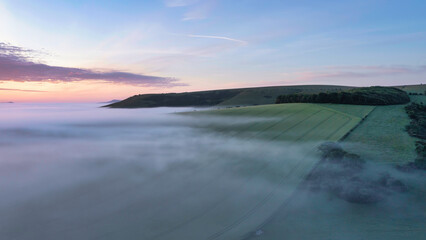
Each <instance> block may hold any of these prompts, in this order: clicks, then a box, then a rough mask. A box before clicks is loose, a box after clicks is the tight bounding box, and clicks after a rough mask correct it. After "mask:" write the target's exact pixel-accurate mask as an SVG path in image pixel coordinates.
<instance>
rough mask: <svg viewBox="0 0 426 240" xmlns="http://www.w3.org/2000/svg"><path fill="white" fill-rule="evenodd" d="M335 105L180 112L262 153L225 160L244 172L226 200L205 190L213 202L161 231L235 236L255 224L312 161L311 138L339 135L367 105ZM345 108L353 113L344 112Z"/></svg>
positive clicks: (316, 141) (318, 139) (174, 235)
mask: <svg viewBox="0 0 426 240" xmlns="http://www.w3.org/2000/svg"><path fill="white" fill-rule="evenodd" d="M339 108H340V107H339V106H328V105H316V104H280V105H266V106H254V107H245V108H232V109H221V110H213V111H198V112H191V113H184V114H183V115H185V116H188V115H189V116H190V117H192V118H194V119H198V120H200V122H209V120H210V123H209V124H208V125H202V124H201V125H198V127H199V128H200V129H201V130H203V131H204V130H206V131H207V132H212V133H215V134H220V135H222V134H223V136H224V137H226V138H227V139H229V137H230V136H232V137H233V138H235V139H239V140H240V141H241V140H244V141H245V142H246V143H250V144H255V146H256V149H262V150H263V151H259V150H258V151H257V153H258V154H260V155H261V156H262V155H263V156H264V158H262V159H258V160H260V162H258V163H256V164H253V162H252V161H253V160H249V159H246V160H239V161H238V162H233V161H229V160H227V161H228V163H227V164H226V165H225V166H226V168H229V167H231V168H232V167H236V169H237V170H236V172H234V174H238V175H242V176H245V177H246V178H245V180H244V182H243V183H242V184H241V186H240V187H238V188H236V189H233V190H232V189H230V190H231V191H230V192H228V194H229V195H228V196H227V197H225V199H227V200H220V199H219V197H220V196H210V199H209V201H212V202H215V203H214V205H213V206H214V207H213V208H211V209H200V210H199V211H202V212H203V214H202V215H200V216H193V217H192V218H191V219H192V221H191V222H190V223H188V224H186V225H184V226H181V227H179V228H176V229H174V230H173V231H171V232H170V235H165V236H161V237H165V238H164V239H167V237H172V238H175V239H182V238H185V237H189V238H190V236H191V237H193V236H196V237H195V238H193V239H241V238H242V237H243V236H244V235H245V234H247V233H248V232H251V231H253V230H254V229H256V228H257V227H258V226H259V225H260V224H262V223H263V222H264V221H265V220H266V219H268V218H269V217H270V216H271V215H272V214H273V213H274V212H275V211H277V210H278V209H279V207H280V206H281V205H282V204H283V202H285V201H287V200H288V199H289V198H290V196H292V194H293V193H294V191H295V190H296V189H297V187H298V186H299V184H300V182H301V181H302V180H303V179H304V178H305V176H306V175H307V174H308V173H309V172H310V171H311V169H312V168H313V167H314V166H315V164H316V163H317V162H318V160H319V158H317V156H316V151H315V150H316V146H317V144H319V143H320V142H323V141H326V140H330V141H337V140H339V139H340V138H342V137H343V136H344V135H345V134H346V133H347V132H348V131H350V130H351V129H352V128H353V127H355V126H356V125H357V124H358V123H359V122H360V121H361V119H362V117H363V116H365V115H367V114H368V113H369V112H370V111H371V110H372V109H373V107H369V106H362V107H360V106H346V108H345V109H344V112H343V111H338V109H339ZM351 109H352V110H353V112H354V115H352V114H350V113H351ZM218 119H220V121H219V120H218ZM247 119H253V121H248V120H247ZM280 145H281V146H282V150H281V151H284V152H280V153H279V154H278V152H277V153H273V152H271V151H272V150H271V148H270V147H271V146H274V147H278V149H279V146H280ZM242 149H243V148H242ZM273 149H275V150H274V151H277V150H276V148H273ZM269 154H272V155H273V157H271V155H269ZM277 154H278V155H277ZM259 179H263V180H262V181H268V182H271V183H273V185H271V186H270V187H267V188H265V187H264V186H263V187H262V188H261V189H260V188H258V187H257V184H256V180H259ZM211 187H218V186H215V184H212V185H211V186H209V187H205V188H204V189H203V192H204V194H208V192H209V191H210V190H209V188H211ZM206 196H207V195H206ZM204 207H206V206H204ZM193 211H194V212H195V211H196V209H194V210H193ZM204 211H205V212H204ZM218 223H220V224H218ZM200 228H201V229H203V230H202V231H199V232H192V234H195V235H189V234H188V232H190V231H191V230H190V229H200Z"/></svg>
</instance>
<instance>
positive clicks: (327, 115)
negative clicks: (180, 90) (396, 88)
mask: <svg viewBox="0 0 426 240" xmlns="http://www.w3.org/2000/svg"><path fill="white" fill-rule="evenodd" d="M373 109H374V107H372V106H356V105H349V106H342V105H333V104H303V103H294V104H280V105H278V104H277V105H276V104H274V105H264V106H250V107H243V108H230V109H218V110H212V111H199V112H191V113H189V115H191V116H201V117H203V116H204V117H206V116H209V117H223V118H225V119H226V118H228V121H221V122H219V123H216V124H214V123H213V124H208V125H206V126H203V127H205V128H207V129H211V130H214V131H216V132H221V133H224V134H230V135H232V136H239V137H243V138H247V139H251V138H259V139H263V140H269V141H302V142H318V141H326V140H328V141H338V140H339V139H340V138H342V137H343V136H344V135H345V134H346V133H347V132H348V131H350V130H351V129H352V128H353V127H354V126H356V125H357V124H358V123H359V121H360V120H361V119H362V118H363V117H365V116H366V115H367V114H368V113H369V112H370V111H372V110H373ZM244 119H253V120H257V121H255V122H253V121H242V120H244ZM224 122H225V123H226V124H223V123H224Z"/></svg>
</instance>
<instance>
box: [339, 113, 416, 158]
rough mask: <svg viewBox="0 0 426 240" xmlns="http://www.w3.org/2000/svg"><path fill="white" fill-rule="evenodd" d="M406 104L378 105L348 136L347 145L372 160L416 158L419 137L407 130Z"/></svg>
mask: <svg viewBox="0 0 426 240" xmlns="http://www.w3.org/2000/svg"><path fill="white" fill-rule="evenodd" d="M409 121H410V120H409V118H408V116H407V114H406V113H405V110H404V105H395V106H378V107H376V108H375V109H374V111H372V112H371V114H370V115H369V116H368V118H367V119H366V121H364V122H363V123H362V124H361V125H360V126H359V127H357V128H356V129H355V130H354V131H353V132H352V133H351V134H350V135H349V136H348V138H347V139H345V143H344V145H345V148H346V149H347V150H348V151H352V152H356V153H357V154H359V155H360V156H362V157H363V158H365V159H367V160H369V161H375V162H381V163H392V164H402V163H407V162H410V161H413V160H414V159H415V158H416V153H415V151H414V149H415V139H414V138H412V137H410V136H409V135H408V133H407V132H406V131H405V127H406V126H407V125H408V124H409Z"/></svg>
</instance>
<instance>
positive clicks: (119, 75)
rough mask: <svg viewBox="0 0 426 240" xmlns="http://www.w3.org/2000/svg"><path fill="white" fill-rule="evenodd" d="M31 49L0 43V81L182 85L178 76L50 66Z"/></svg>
mask: <svg viewBox="0 0 426 240" xmlns="http://www.w3.org/2000/svg"><path fill="white" fill-rule="evenodd" d="M33 53H34V51H33V50H27V49H23V48H20V47H16V46H11V45H8V44H5V43H1V42H0V80H3V81H15V82H46V81H47V82H75V81H83V80H97V81H104V82H110V83H121V84H130V85H142V86H152V87H155V86H165V87H173V86H182V85H184V84H181V83H178V82H177V79H175V78H169V77H158V76H150V75H143V74H135V73H129V72H121V71H96V70H93V69H83V68H69V67H59V66H50V65H47V64H42V63H36V62H34V61H32V60H31V56H32V55H33Z"/></svg>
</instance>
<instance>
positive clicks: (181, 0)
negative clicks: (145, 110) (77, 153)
mask: <svg viewBox="0 0 426 240" xmlns="http://www.w3.org/2000/svg"><path fill="white" fill-rule="evenodd" d="M425 9H426V1H424V0H418V1H416V0H406V1H400V0H357V1H353V0H351V1H348V0H321V1H317V0H310V1H308V0H119V1H117V0H109V1H101V0H92V1H90V0H85V1H84V0H68V1H57V0H0V102H5V101H14V102H90V101H92V102H93V101H108V100H111V99H125V98H127V97H129V96H132V95H135V94H143V93H161V92H183V91H198V90H210V89H224V88H239V87H257V86H275V85H303V84H332V85H350V86H371V85H386V86H390V85H406V84H421V83H426V14H425V13H424V10H425Z"/></svg>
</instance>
